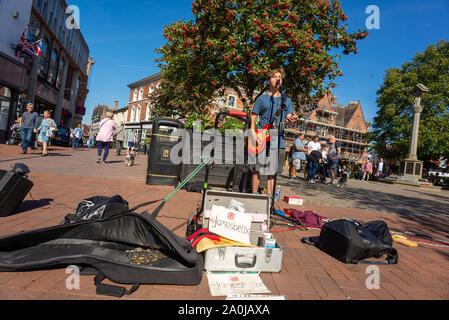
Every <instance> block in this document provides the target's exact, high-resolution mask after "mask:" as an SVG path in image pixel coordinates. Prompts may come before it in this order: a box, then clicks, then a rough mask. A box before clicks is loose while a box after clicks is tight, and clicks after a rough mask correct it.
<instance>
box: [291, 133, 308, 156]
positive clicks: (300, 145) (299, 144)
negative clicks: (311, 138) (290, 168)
mask: <svg viewBox="0 0 449 320" xmlns="http://www.w3.org/2000/svg"><path fill="white" fill-rule="evenodd" d="M292 148H293V152H292V159H293V160H295V159H301V160H306V153H305V152H304V151H298V149H296V148H301V149H305V148H304V144H303V143H302V140H301V139H299V138H297V139H296V140H295V144H294V146H293V147H292Z"/></svg>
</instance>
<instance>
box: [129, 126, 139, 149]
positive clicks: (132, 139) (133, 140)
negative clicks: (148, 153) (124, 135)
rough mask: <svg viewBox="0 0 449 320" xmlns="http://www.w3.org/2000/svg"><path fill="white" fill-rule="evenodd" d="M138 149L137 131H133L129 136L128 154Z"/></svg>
mask: <svg viewBox="0 0 449 320" xmlns="http://www.w3.org/2000/svg"><path fill="white" fill-rule="evenodd" d="M136 148H137V134H136V130H134V129H133V130H132V131H131V133H129V135H128V153H130V152H132V151H134V150H135V149H136Z"/></svg>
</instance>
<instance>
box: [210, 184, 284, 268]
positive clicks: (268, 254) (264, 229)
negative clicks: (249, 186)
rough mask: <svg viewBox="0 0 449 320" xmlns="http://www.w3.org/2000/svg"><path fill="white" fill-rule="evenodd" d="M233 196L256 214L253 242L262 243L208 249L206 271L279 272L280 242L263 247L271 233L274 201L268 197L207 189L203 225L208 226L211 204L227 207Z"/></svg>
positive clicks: (252, 234) (280, 263) (252, 230)
mask: <svg viewBox="0 0 449 320" xmlns="http://www.w3.org/2000/svg"><path fill="white" fill-rule="evenodd" d="M232 199H235V200H236V201H238V202H240V203H242V204H243V205H244V208H245V214H253V222H252V223H251V233H250V241H251V244H253V245H259V246H258V247H221V248H213V249H209V250H207V251H205V253H204V270H206V271H233V272H235V271H248V272H280V271H281V265H282V253H283V249H282V247H281V246H280V245H279V244H278V243H277V242H276V246H275V247H274V248H265V247H264V246H263V239H264V233H269V232H270V231H269V227H270V206H271V203H270V202H271V201H270V197H269V196H266V195H256V194H248V193H236V192H225V191H217V190H208V191H207V192H206V196H205V203H204V212H203V228H208V225H209V218H210V211H211V210H212V206H213V205H217V206H223V207H226V208H228V207H229V204H230V201H231V200H232ZM254 220H256V221H254Z"/></svg>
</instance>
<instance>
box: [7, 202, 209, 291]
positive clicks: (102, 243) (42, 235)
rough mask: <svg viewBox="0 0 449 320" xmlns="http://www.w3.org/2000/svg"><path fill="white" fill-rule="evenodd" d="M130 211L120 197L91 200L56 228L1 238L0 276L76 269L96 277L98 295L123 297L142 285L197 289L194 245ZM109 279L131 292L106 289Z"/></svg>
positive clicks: (198, 260) (198, 261) (199, 265)
mask: <svg viewBox="0 0 449 320" xmlns="http://www.w3.org/2000/svg"><path fill="white" fill-rule="evenodd" d="M158 201H161V200H156V201H150V202H147V203H145V204H142V205H139V206H137V207H135V208H132V209H129V207H128V202H127V201H125V200H124V199H123V198H122V197H120V196H114V197H92V198H89V199H84V200H83V201H81V203H80V204H79V205H78V208H77V211H76V213H75V214H69V215H67V216H66V217H65V219H64V221H62V223H61V224H60V225H58V226H53V227H49V228H44V229H38V230H34V231H28V232H20V233H18V234H14V235H10V236H6V237H2V238H0V272H16V271H32V270H43V269H54V268H64V267H67V266H70V265H75V266H78V267H79V268H80V270H81V275H85V274H88V275H96V277H95V279H94V282H95V285H96V292H97V294H100V295H109V296H116V297H121V296H123V295H124V294H127V295H129V294H131V293H133V292H134V291H135V290H137V289H138V287H139V285H140V284H172V285H197V284H199V283H200V282H201V278H202V275H203V259H202V256H201V255H199V254H197V253H196V250H193V249H192V247H191V245H190V243H189V242H188V241H187V240H186V239H184V238H180V237H178V236H176V235H175V234H174V233H173V232H172V231H170V230H169V229H167V227H165V226H164V225H163V224H161V223H160V222H159V221H157V220H156V217H157V215H158V213H159V211H160V210H161V209H162V207H163V205H164V202H162V203H161V204H160V205H159V206H158V207H157V209H156V210H155V211H154V212H153V213H152V214H148V213H147V212H144V213H142V214H137V213H135V212H134V211H135V210H136V209H137V208H139V207H142V206H145V205H149V204H152V203H157V202H158ZM105 278H107V279H109V280H111V281H112V282H115V283H119V284H132V285H133V286H132V287H131V289H129V290H127V289H126V288H124V287H120V286H114V285H108V284H103V283H102V281H103V280H104V279H105Z"/></svg>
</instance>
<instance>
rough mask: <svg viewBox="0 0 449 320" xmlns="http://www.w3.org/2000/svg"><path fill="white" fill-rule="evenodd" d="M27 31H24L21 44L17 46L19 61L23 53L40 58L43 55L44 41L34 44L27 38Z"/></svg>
mask: <svg viewBox="0 0 449 320" xmlns="http://www.w3.org/2000/svg"><path fill="white" fill-rule="evenodd" d="M26 30H27V28H25V30H23V32H22V35H21V36H20V42H19V43H18V44H17V46H16V52H15V53H16V58H17V59H19V58H20V57H21V56H22V54H23V52H26V53H28V54H30V55H32V56H36V57H37V56H39V55H40V54H41V49H42V39H40V40H38V41H36V42H35V43H32V42H31V41H30V40H29V39H27V38H26Z"/></svg>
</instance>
